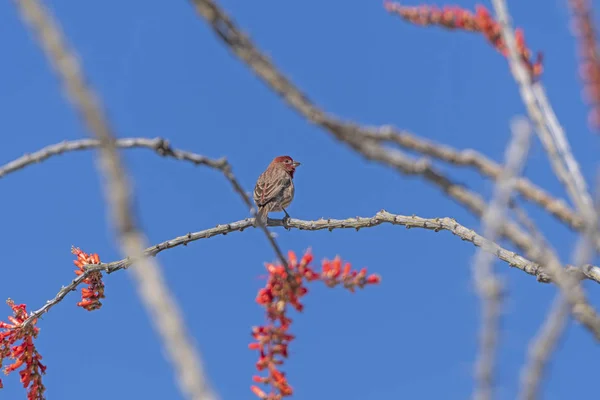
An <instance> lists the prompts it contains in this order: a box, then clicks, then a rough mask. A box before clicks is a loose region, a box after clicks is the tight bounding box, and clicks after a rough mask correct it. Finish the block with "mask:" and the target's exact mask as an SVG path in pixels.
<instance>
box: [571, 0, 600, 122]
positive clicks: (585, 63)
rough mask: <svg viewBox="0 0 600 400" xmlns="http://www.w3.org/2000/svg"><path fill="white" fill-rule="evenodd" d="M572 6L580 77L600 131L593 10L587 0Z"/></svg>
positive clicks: (599, 54) (599, 62)
mask: <svg viewBox="0 0 600 400" xmlns="http://www.w3.org/2000/svg"><path fill="white" fill-rule="evenodd" d="M570 4H571V9H572V10H573V28H574V29H575V30H576V32H575V33H576V35H577V37H578V39H579V57H580V58H581V66H580V67H579V75H580V76H581V79H582V80H583V91H584V96H585V98H586V100H587V101H589V102H590V104H591V106H592V110H591V112H590V116H589V122H590V125H591V126H592V128H596V129H598V130H600V49H599V48H598V42H597V40H596V32H595V29H594V22H593V21H594V19H593V17H592V10H591V6H590V4H589V2H588V1H586V0H571V1H570Z"/></svg>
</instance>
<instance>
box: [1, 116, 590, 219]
mask: <svg viewBox="0 0 600 400" xmlns="http://www.w3.org/2000/svg"><path fill="white" fill-rule="evenodd" d="M362 130H363V134H364V136H365V137H368V138H370V139H373V140H377V141H379V142H391V143H394V144H397V145H398V146H401V147H402V148H404V149H408V150H412V151H416V152H419V153H421V154H425V155H428V156H431V157H434V158H436V159H438V160H441V161H445V162H447V163H450V164H453V165H457V166H467V167H473V168H475V169H476V170H477V171H478V172H479V173H480V174H481V175H484V176H486V177H488V178H491V179H493V180H498V179H499V177H500V174H501V173H502V166H501V165H500V164H498V163H496V162H494V161H493V160H491V159H489V158H487V157H486V156H484V155H483V154H481V153H479V152H478V151H476V150H473V149H466V150H457V149H454V148H452V147H450V146H448V145H445V144H440V143H435V142H432V141H429V140H426V139H422V138H420V137H418V136H416V135H414V134H411V133H408V132H406V131H400V130H398V129H396V128H394V127H393V126H389V125H386V126H381V127H365V128H363V129H362ZM0 176H1V174H0ZM515 191H516V192H518V193H519V194H520V195H521V196H523V198H525V199H527V200H529V201H531V202H533V203H535V204H537V205H538V206H540V207H541V208H543V209H544V210H546V211H547V212H548V213H550V214H551V215H552V216H554V217H556V218H558V219H559V220H560V221H561V222H563V223H565V224H567V225H568V226H570V227H571V228H572V229H575V230H581V229H583V225H584V223H583V220H582V219H581V217H580V216H579V215H577V214H576V213H575V212H574V211H573V210H572V209H571V208H570V207H569V206H568V205H567V204H566V203H565V202H564V201H563V200H562V199H557V198H555V197H553V196H552V195H550V194H549V193H548V192H546V191H545V190H544V189H542V188H540V187H539V186H537V185H536V184H534V183H533V182H531V181H530V180H529V179H527V178H524V177H520V178H519V179H518V180H517V182H516V186H515Z"/></svg>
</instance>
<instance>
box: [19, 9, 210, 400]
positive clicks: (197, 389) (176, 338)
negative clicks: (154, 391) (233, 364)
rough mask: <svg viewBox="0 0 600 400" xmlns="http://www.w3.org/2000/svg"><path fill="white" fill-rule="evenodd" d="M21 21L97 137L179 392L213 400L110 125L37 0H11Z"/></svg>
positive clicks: (117, 219) (114, 206)
mask: <svg viewBox="0 0 600 400" xmlns="http://www.w3.org/2000/svg"><path fill="white" fill-rule="evenodd" d="M16 2H17V5H18V6H19V7H20V11H21V13H22V15H23V18H24V19H25V20H26V22H28V23H29V24H30V26H31V28H32V30H33V31H34V32H35V33H36V34H37V39H38V41H39V42H40V45H41V47H42V48H43V50H44V51H45V53H46V56H47V58H48V60H49V61H50V62H51V64H52V65H53V67H54V68H55V70H56V72H57V73H58V75H59V77H60V79H61V81H62V84H63V86H64V88H65V89H66V92H67V93H68V95H69V98H70V100H71V102H72V103H73V106H74V107H75V109H76V110H77V111H78V112H79V114H80V116H81V117H82V119H83V120H84V122H85V123H86V125H87V128H88V129H89V130H90V131H91V132H92V133H93V135H94V136H95V137H96V139H98V141H99V146H100V152H99V164H100V165H99V169H100V171H101V172H102V173H103V175H104V178H105V180H106V182H105V184H104V185H103V186H104V193H105V196H106V199H107V202H108V204H109V209H110V211H111V214H112V219H113V224H114V226H115V227H116V228H117V232H118V235H119V237H120V238H119V239H120V240H119V246H120V247H121V251H122V253H123V254H124V255H129V256H130V257H131V259H132V260H134V261H135V262H139V264H140V265H139V266H138V267H137V268H132V270H131V271H132V274H133V276H134V277H135V279H136V280H137V286H138V292H139V295H140V297H141V299H142V301H143V303H144V305H145V306H146V309H147V311H148V312H149V314H150V316H151V317H152V321H153V322H154V326H155V329H157V330H158V332H159V333H160V334H161V336H162V340H163V344H164V346H165V347H166V350H167V352H168V354H169V356H170V358H171V362H172V364H173V366H174V367H175V369H176V370H177V378H178V381H179V386H180V389H181V391H182V392H183V393H184V394H185V395H186V397H188V398H190V399H194V400H203V399H206V400H209V399H213V398H214V395H213V394H212V392H211V390H210V388H209V386H208V383H207V379H206V377H205V375H204V373H203V369H202V363H201V361H200V356H199V354H198V353H197V351H196V349H194V345H193V344H192V341H191V339H190V338H189V336H188V334H187V332H186V327H185V323H184V319H183V318H182V317H181V313H180V311H179V308H178V305H177V303H176V301H175V299H174V298H173V296H172V295H171V293H170V292H169V288H168V286H167V285H166V284H165V282H164V279H163V278H162V273H161V271H160V268H159V265H158V263H157V262H156V261H155V260H152V259H149V258H147V257H145V256H144V248H145V247H146V244H145V243H146V239H145V237H144V235H143V233H142V232H140V231H139V230H138V229H137V227H136V224H135V221H134V220H133V217H132V215H133V213H132V209H133V206H132V204H131V190H130V188H131V185H130V183H129V181H128V178H127V174H126V170H125V167H124V166H123V165H122V162H121V159H120V157H119V154H118V152H117V147H116V145H115V142H116V140H115V135H114V133H113V131H112V128H111V127H110V126H109V123H108V120H107V118H106V116H105V115H104V113H103V111H102V108H101V105H100V103H99V101H98V100H97V97H96V95H95V93H94V92H93V91H92V89H91V87H89V86H88V85H87V84H86V82H85V78H84V73H83V70H82V68H81V66H80V65H79V63H78V61H77V58H76V55H75V52H74V51H73V50H72V49H70V48H69V46H68V44H67V42H66V39H65V38H64V37H63V35H62V33H61V30H60V28H59V25H58V23H57V22H56V21H55V20H54V18H53V17H52V16H51V15H50V13H49V12H48V10H46V9H45V8H44V6H43V5H42V4H41V3H39V0H16Z"/></svg>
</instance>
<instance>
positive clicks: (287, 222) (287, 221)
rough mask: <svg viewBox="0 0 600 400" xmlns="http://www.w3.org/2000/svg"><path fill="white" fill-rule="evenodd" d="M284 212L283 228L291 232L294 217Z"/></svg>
mask: <svg viewBox="0 0 600 400" xmlns="http://www.w3.org/2000/svg"><path fill="white" fill-rule="evenodd" d="M283 211H284V212H285V217H283V219H282V220H281V221H282V222H283V227H284V228H285V229H287V230H288V231H289V230H291V229H292V228H291V227H290V220H291V219H292V217H290V214H288V213H287V212H286V211H285V210H283Z"/></svg>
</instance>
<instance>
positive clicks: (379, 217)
mask: <svg viewBox="0 0 600 400" xmlns="http://www.w3.org/2000/svg"><path fill="white" fill-rule="evenodd" d="M383 223H388V224H392V225H400V226H404V227H406V228H407V229H410V228H421V229H427V230H432V231H435V232H439V231H441V230H446V231H449V232H452V233H453V234H454V235H456V236H458V237H460V238H461V239H462V240H464V241H468V242H471V243H473V245H475V246H477V247H481V248H482V249H484V250H485V251H488V252H490V253H492V254H494V255H495V256H496V257H498V258H499V259H500V260H502V261H504V262H506V263H508V264H509V266H511V267H515V268H518V269H520V270H522V271H523V272H526V273H527V274H529V275H532V276H535V277H536V278H537V280H538V281H539V282H543V283H549V282H551V281H552V277H551V276H550V275H548V274H547V273H546V272H545V271H544V269H543V267H542V266H540V265H539V264H538V263H535V262H533V261H530V260H528V259H526V258H525V257H522V256H520V255H518V254H516V253H514V252H512V251H509V250H506V249H504V248H503V247H501V246H499V245H498V244H496V243H493V242H491V241H489V240H487V239H485V238H484V237H482V236H480V235H479V234H477V233H476V232H475V231H473V230H471V229H468V228H466V227H464V226H462V225H460V224H459V223H458V222H456V220H454V219H452V218H432V219H426V218H420V217H417V216H405V215H396V214H391V213H389V212H387V211H385V210H382V211H380V212H378V213H377V214H375V215H374V216H373V217H355V218H348V219H343V220H339V219H319V220H315V221H304V220H299V219H294V218H291V219H289V220H288V221H287V222H284V221H283V220H279V219H271V218H269V220H268V223H267V225H268V226H271V227H276V226H281V227H286V228H290V229H299V230H306V231H317V230H324V229H327V230H329V231H332V230H334V229H356V230H357V231H358V230H360V229H362V228H371V227H374V226H377V225H381V224H383ZM247 228H254V218H246V219H243V220H240V221H235V222H231V223H228V224H223V225H217V226H216V227H214V228H210V229H205V230H202V231H198V232H193V233H191V232H190V233H188V234H186V235H183V236H179V237H176V238H173V239H171V240H167V241H165V242H162V243H158V244H156V245H154V246H152V247H148V248H147V249H146V250H145V251H144V255H145V256H146V257H154V256H156V255H157V254H158V253H160V252H162V251H165V250H167V249H172V248H174V247H177V246H182V245H183V246H185V245H187V244H188V243H190V242H194V241H197V240H201V239H208V238H211V237H213V236H217V235H227V234H229V233H232V232H242V231H244V230H245V229H247ZM130 265H131V260H130V259H129V258H125V259H122V260H118V261H114V262H111V263H106V264H99V265H89V266H88V267H86V273H84V274H82V275H79V276H78V277H77V278H76V279H74V280H73V281H72V282H71V283H70V284H68V285H67V286H64V287H62V288H61V290H60V291H59V292H58V293H57V295H56V296H55V297H54V298H53V299H52V300H49V301H47V302H46V304H45V305H44V306H43V307H41V308H40V309H38V310H36V311H34V312H32V313H31V315H30V317H29V319H28V320H27V321H26V322H25V323H29V322H30V321H31V320H33V319H35V318H39V317H41V316H42V315H43V314H45V313H47V312H48V311H49V310H50V309H51V308H52V307H54V306H55V305H56V304H58V303H59V302H60V301H62V299H64V298H65V296H66V295H67V294H68V293H69V292H71V291H74V290H75V289H76V288H77V286H78V285H79V284H81V282H82V281H83V279H85V277H86V276H87V275H89V274H90V273H92V272H94V271H104V272H107V273H109V274H110V273H113V272H115V271H118V270H121V269H125V268H127V267H129V266H130ZM567 271H568V272H569V274H570V275H573V276H575V277H577V278H578V279H589V280H592V281H595V282H597V283H600V268H598V267H597V266H594V265H589V264H588V265H582V266H578V267H576V266H569V267H568V269H567Z"/></svg>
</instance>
